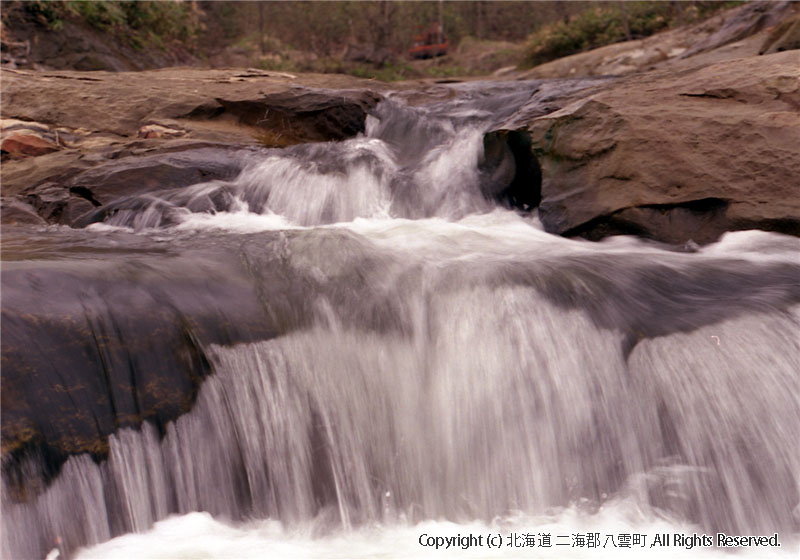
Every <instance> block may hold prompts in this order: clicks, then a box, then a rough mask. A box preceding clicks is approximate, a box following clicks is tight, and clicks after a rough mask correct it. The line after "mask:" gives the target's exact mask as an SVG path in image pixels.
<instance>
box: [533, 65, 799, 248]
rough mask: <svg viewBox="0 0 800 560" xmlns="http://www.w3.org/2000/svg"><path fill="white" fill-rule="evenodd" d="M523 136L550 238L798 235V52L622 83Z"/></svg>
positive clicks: (685, 238) (540, 123) (538, 121)
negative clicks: (536, 168) (537, 172)
mask: <svg viewBox="0 0 800 560" xmlns="http://www.w3.org/2000/svg"><path fill="white" fill-rule="evenodd" d="M529 131H530V134H531V139H532V143H533V148H534V153H535V155H536V157H537V158H538V160H539V163H540V164H541V167H542V176H543V180H542V202H541V206H540V208H539V212H540V217H541V219H542V222H543V224H544V225H545V228H546V229H547V230H548V231H551V232H553V233H558V234H562V235H568V236H571V235H580V236H583V237H587V238H590V239H599V238H601V237H604V236H606V235H610V234H615V233H634V234H639V235H643V236H645V237H649V238H653V239H657V240H660V241H665V242H669V243H684V242H686V241H689V240H693V241H695V242H698V243H705V242H710V241H713V240H715V239H717V238H718V237H719V236H720V235H721V234H722V233H723V232H725V231H728V230H738V229H750V228H759V229H765V230H771V231H779V232H784V233H789V234H793V235H800V142H798V139H799V138H800V52H797V51H789V52H785V53H778V54H773V55H769V56H763V57H750V58H746V59H739V60H732V61H728V62H723V63H719V64H714V65H711V66H708V67H705V68H701V69H699V70H688V71H684V72H683V74H682V75H680V76H679V77H676V76H675V74H674V73H672V72H662V73H654V74H649V75H648V74H645V75H639V76H637V77H635V78H634V77H632V78H628V79H626V80H623V81H621V82H617V83H616V84H615V85H614V86H613V87H608V88H606V89H604V90H602V91H600V92H597V93H594V94H592V95H590V96H588V97H586V98H584V99H581V100H579V101H576V102H574V103H572V104H570V105H568V106H566V107H564V108H562V109H561V110H559V111H556V112H554V113H550V114H548V115H545V116H542V117H539V118H536V119H534V120H533V121H532V122H531V123H530V125H529Z"/></svg>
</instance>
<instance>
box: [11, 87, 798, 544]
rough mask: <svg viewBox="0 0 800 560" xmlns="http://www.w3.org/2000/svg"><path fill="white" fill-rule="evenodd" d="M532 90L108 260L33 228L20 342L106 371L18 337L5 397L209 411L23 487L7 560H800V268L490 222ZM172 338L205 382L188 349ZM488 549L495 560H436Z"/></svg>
mask: <svg viewBox="0 0 800 560" xmlns="http://www.w3.org/2000/svg"><path fill="white" fill-rule="evenodd" d="M523 86H524V84H522V85H520V84H517V85H515V84H505V85H495V86H491V87H489V86H486V85H485V84H484V85H482V86H475V85H470V86H458V85H454V86H452V87H453V88H454V89H455V91H456V95H455V96H454V99H452V100H449V101H443V102H439V103H436V104H432V105H428V106H426V107H411V106H408V105H406V104H405V103H404V102H403V100H402V99H400V98H397V99H391V98H390V99H389V100H386V101H383V102H382V103H381V104H380V105H379V106H378V107H377V109H376V110H375V111H374V114H373V115H371V116H370V117H369V118H368V122H367V130H366V133H365V134H364V135H362V136H360V137H358V138H355V139H352V140H347V141H344V142H340V143H324V144H310V145H304V146H298V147H293V148H287V149H284V150H262V151H256V152H253V151H248V152H243V153H242V154H241V156H240V157H241V158H242V160H243V164H242V166H243V171H242V172H241V173H240V174H239V176H238V177H236V178H235V179H232V180H230V181H213V182H209V183H203V184H198V185H194V186H191V187H187V188H184V189H180V190H172V191H171V190H164V191H155V192H153V193H150V194H148V195H147V196H140V197H133V198H130V199H125V200H121V201H119V202H118V203H117V204H116V205H115V206H116V210H115V211H114V212H110V213H109V212H107V213H106V215H105V219H104V220H103V221H102V222H97V221H96V220H93V221H95V223H92V224H91V225H89V226H87V227H86V228H83V229H70V228H67V227H61V226H49V227H46V228H38V229H33V228H30V227H27V228H22V227H19V228H6V229H5V230H4V235H3V258H4V262H3V306H4V311H7V312H8V313H9V317H11V316H13V313H14V312H16V311H19V313H20V314H22V313H23V312H24V311H25V310H27V309H31V308H40V307H42V306H43V305H42V302H43V301H45V302H48V303H47V304H46V305H44V307H46V308H47V309H48V312H52V313H56V312H60V310H62V309H63V310H65V311H64V313H67V314H68V313H69V309H71V308H72V306H75V307H76V308H80V311H79V313H78V314H79V315H80V316H81V317H83V318H84V319H85V320H86V321H87V324H88V325H90V327H91V328H90V329H88V330H87V332H86V333H85V337H86V338H87V339H88V340H89V341H90V344H89V346H94V345H95V344H94V342H92V341H95V342H97V344H96V347H97V348H100V350H92V352H97V356H96V357H95V358H92V357H91V356H90V357H89V358H86V356H87V355H88V354H87V353H86V352H89V351H88V350H85V349H84V350H81V352H82V353H80V352H78V353H75V352H73V354H74V355H73V354H69V356H72V357H67V355H66V353H65V354H64V357H63V358H62V357H59V355H58V354H57V349H58V348H59V347H60V346H59V344H61V342H60V341H61V338H60V337H63V336H65V335H64V334H63V332H62V331H58V330H57V329H55V330H53V329H51V330H49V331H47V333H46V335H42V337H41V338H39V339H37V340H36V341H29V342H25V339H24V337H23V336H22V334H20V333H21V332H22V331H18V332H16V331H15V330H14V329H15V328H16V325H17V323H15V322H14V320H12V319H8V318H7V317H6V318H4V327H3V338H4V339H6V340H9V341H10V342H8V344H9V345H12V344H17V345H21V346H25V345H27V344H30V347H29V348H28V349H27V350H24V351H22V350H18V347H17V346H15V347H14V348H15V350H14V352H11V351H10V350H9V351H8V352H6V351H5V350H4V361H3V367H4V369H5V368H6V367H13V366H15V365H18V363H21V362H22V361H25V363H26V364H34V365H35V364H44V365H40V366H36V367H41V368H47V369H48V370H52V371H53V372H55V373H54V374H53V375H56V374H57V375H62V376H63V377H64V378H69V377H70V376H71V375H72V374H73V373H74V368H76V367H79V366H76V365H75V364H80V363H84V362H82V361H81V360H84V361H87V360H88V361H92V360H94V361H93V362H92V363H95V362H96V364H99V365H97V366H96V367H97V368H98V372H102V375H105V376H114V375H117V376H118V375H121V372H123V373H124V375H126V376H130V378H131V380H132V381H131V383H134V381H133V380H134V379H135V380H136V382H137V383H140V384H142V385H144V384H145V383H144V381H143V380H144V379H149V378H148V377H147V376H148V375H156V374H158V372H160V371H162V370H163V371H165V372H167V373H165V374H164V375H167V374H172V373H170V372H173V373H174V371H177V370H179V369H180V368H184V369H186V368H187V367H188V368H192V367H196V368H200V369H202V370H203V373H202V378H203V380H202V382H201V384H200V388H199V392H197V394H196V398H195V400H194V401H193V403H192V406H191V410H190V411H187V410H182V411H181V412H182V413H181V414H180V415H178V414H175V416H176V417H177V419H175V420H170V421H165V422H163V423H162V424H159V425H156V424H154V423H151V422H149V421H148V422H145V423H144V424H143V425H142V426H141V428H135V427H125V426H124V425H120V426H119V428H118V429H117V430H116V431H115V432H114V433H113V435H111V436H110V438H109V439H108V449H107V453H106V454H104V455H102V456H97V455H94V456H90V455H88V454H73V455H71V456H70V457H68V458H65V459H66V460H65V461H63V460H59V461H56V462H55V463H56V464H55V465H54V466H53V461H52V458H48V457H46V456H43V455H37V454H36V453H33V454H31V455H29V456H25V457H24V458H19V457H14V458H11V457H10V456H5V457H4V463H3V466H4V479H3V498H4V499H3V528H4V529H3V536H2V551H3V557H4V558H43V557H44V555H45V554H46V553H47V551H48V550H50V549H51V548H53V546H54V543H55V539H56V538H57V537H60V539H61V548H62V552H64V553H67V554H69V555H70V556H74V557H76V558H84V559H88V558H109V559H110V558H131V557H136V558H263V557H285V558H295V557H297V558H300V557H304V558H306V557H307V558H376V557H382V558H406V557H417V556H419V555H423V556H424V555H431V556H436V557H438V556H446V557H462V556H463V557H489V558H494V557H553V558H571V557H598V556H599V557H617V555H627V556H630V557H634V556H635V557H651V556H652V557H654V558H659V557H667V556H669V557H675V556H679V557H680V555H681V554H685V555H686V557H692V558H695V557H728V556H727V554H726V553H725V552H726V551H725V550H723V549H722V548H720V547H717V546H707V547H702V546H694V547H691V546H687V545H686V544H683V545H678V544H676V543H675V542H674V541H673V542H671V543H668V545H664V544H663V543H661V544H658V541H655V546H653V547H651V545H653V544H654V539H656V538H657V537H658V535H663V534H669V535H670V536H672V535H674V534H676V533H677V534H682V535H693V534H697V535H710V536H713V538H714V539H716V538H717V533H725V534H727V535H765V536H769V537H772V536H773V535H774V534H775V533H778V537H779V540H780V543H781V547H779V548H777V547H749V548H743V549H740V550H739V552H740V553H742V554H744V555H748V556H752V557H755V558H764V557H768V556H770V555H772V556H776V557H782V556H785V555H787V554H796V552H797V546H798V538H799V537H800V438H798V437H797V434H800V377H798V372H800V337H799V336H798V333H800V328H799V325H800V287H799V283H800V243H798V240H797V239H796V238H792V237H788V236H783V235H780V234H776V233H766V232H760V231H742V232H732V233H728V234H726V235H725V236H724V237H723V238H722V239H721V240H719V241H718V242H716V243H713V244H710V245H707V246H703V247H699V246H697V245H695V244H693V243H689V244H686V245H683V246H667V245H663V244H658V243H655V242H651V241H647V240H642V239H637V238H634V237H627V236H617V237H612V238H608V239H606V240H604V241H601V242H589V241H584V240H580V239H566V238H562V237H559V236H554V235H551V234H549V233H547V232H545V231H544V230H543V229H542V227H541V224H540V223H539V221H538V219H537V216H536V212H535V211H533V212H530V211H529V208H527V205H526V204H525V203H524V201H523V203H521V204H520V203H519V200H520V199H519V196H517V195H515V197H516V198H508V197H506V198H505V199H504V198H503V197H492V196H487V192H489V193H490V194H494V191H493V190H492V189H493V187H492V183H493V181H495V180H496V178H497V176H498V175H503V174H505V175H508V173H509V171H508V170H507V169H503V165H504V164H503V163H501V164H500V165H499V166H498V167H497V168H493V169H490V170H487V169H486V168H485V166H484V165H483V162H484V160H485V156H484V142H483V138H484V133H485V132H486V131H487V130H489V129H491V127H492V126H493V125H494V124H495V123H497V122H502V120H504V119H506V118H508V117H509V116H511V115H512V114H513V113H514V111H516V110H517V109H518V108H519V107H520V106H522V105H523V104H524V103H526V102H527V100H528V97H529V96H528V95H527V94H526V93H525V92H526V90H525V88H524V87H523ZM527 91H529V90H527ZM510 173H511V174H512V175H513V170H512V171H511V172H510ZM487 185H488V186H487ZM487 189H488V191H487ZM498 198H499V200H498ZM37 306H38V307H37ZM162 313H163V314H174V316H175V317H179V322H181V324H182V325H189V326H187V327H185V328H186V329H187V330H186V332H191V333H194V334H192V335H191V338H192V342H191V347H192V348H193V350H192V352H196V353H197V356H200V357H199V358H197V357H196V356H195V357H192V356H190V357H185V356H183V355H181V356H183V357H181V356H179V357H178V358H176V357H175V356H174V355H173V354H169V353H168V352H167V351H166V350H164V349H163V348H162V347H161V346H160V344H161V341H164V340H167V339H169V338H170V337H172V336H174V335H173V334H172V331H169V330H164V331H157V330H156V329H155V327H152V325H151V323H149V322H148V321H155V320H156V319H154V318H153V317H155V316H158V315H159V314H162ZM143 315H146V317H144V318H142V319H138V317H140V316H143ZM132 317H137V319H136V320H133V319H132ZM170 317H173V315H170ZM84 319H82V320H84ZM170 320H172V319H170ZM169 324H171V323H169ZM182 328H184V327H182ZM142 329H144V330H147V331H148V335H147V336H146V337H145V342H142V341H141V340H139V338H137V337H140V336H143V335H142V334H141V332H140V331H141V330H142ZM150 331H152V332H150ZM151 335H152V336H151ZM80 336H84V334H81V335H80ZM64 344H65V345H66V343H64ZM112 346H113V347H114V348H117V350H114V351H112V350H108V348H111V347H112ZM65 347H66V346H65ZM9 348H10V346H9ZM81 348H84V346H81ZM119 348H123V350H119ZM76 352H77V351H76ZM78 354H80V359H79V357H75V356H78ZM92 356H94V354H92ZM15 360H16V362H14V361H15ZM37 360H38V361H37ZM11 362H14V363H11ZM9 363H11V366H9ZM187 364H188V365H187ZM193 364H194V365H193ZM34 365H32V366H31V367H32V368H33V367H34ZM92 367H94V366H92ZM153 372H156V373H153ZM97 375H101V373H98V374H97ZM159 375H160V374H159ZM198 375H200V374H198ZM65 384H66V382H65ZM75 398H76V399H77V398H78V397H75ZM4 399H5V397H4ZM5 403H6V401H5V400H4V406H6V404H5ZM31 406H35V404H32V405H31ZM75 406H76V407H79V406H80V401H79V400H77V401H75ZM117 408H118V410H119V411H120V413H121V411H122V408H123V405H122V404H121V403H117ZM140 408H141V409H144V408H146V407H145V405H143V404H141V403H138V402H137V403H136V409H137V410H139V409H140ZM139 412H141V410H139ZM178 416H179V417H178ZM48 462H49V463H50V466H48ZM12 463H14V464H13V465H12ZM48 469H49V470H48ZM11 473H13V476H12V474H11ZM12 478H13V480H12ZM12 486H13V487H14V488H13V489H12ZM20 487H22V488H23V491H22V494H23V495H24V499H23V498H21V497H20ZM594 534H596V535H597V539H599V540H597V541H596V543H595V544H596V546H591V545H587V544H586V542H587V541H586V538H587V535H594ZM464 535H473V536H475V537H478V536H481V537H482V541H481V542H480V544H479V545H477V544H476V545H474V546H470V547H469V548H467V549H464V548H463V547H459V548H458V549H457V550H454V549H453V548H454V547H451V548H450V549H448V550H445V551H442V550H438V549H436V548H435V547H431V546H423V545H425V544H430V543H435V542H437V541H436V540H435V539H436V537H447V536H464ZM492 535H498V536H500V537H501V540H500V541H495V544H498V543H499V544H500V545H501V546H499V547H498V546H489V542H490V539H491V538H492ZM514 535H517V536H518V537H519V538H520V539H521V540H516V539H515V537H514ZM624 535H627V536H624ZM631 535H634V536H636V541H635V542H636V544H635V546H633V547H630V548H629V547H625V546H624V545H623V546H619V545H620V537H621V536H622V541H621V542H626V539H627V538H628V536H631ZM545 536H547V538H548V539H549V540H550V545H551V546H550V547H548V546H546V544H547V542H548V541H547V540H544V539H545ZM428 537H433V538H434V540H432V541H431V540H428ZM528 537H530V538H528ZM609 537H610V538H609ZM590 538H591V537H590ZM559 539H560V540H559ZM459 542H462V541H459ZM464 542H465V541H464ZM714 544H716V540H715V541H714ZM636 547H640V548H639V550H637V549H636ZM642 547H644V548H646V551H643V550H642Z"/></svg>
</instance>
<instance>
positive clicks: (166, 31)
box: [22, 0, 201, 49]
mask: <svg viewBox="0 0 800 560" xmlns="http://www.w3.org/2000/svg"><path fill="white" fill-rule="evenodd" d="M22 5H23V7H24V9H25V10H26V11H27V12H28V13H31V14H33V15H35V16H36V17H37V18H38V19H39V20H40V21H42V23H44V24H45V25H46V26H47V27H48V28H49V29H52V30H55V31H57V30H59V29H61V28H62V27H63V25H64V21H65V20H70V19H72V20H82V21H84V22H86V23H87V24H89V25H90V26H92V27H94V28H96V29H99V30H101V31H105V32H113V33H117V34H120V35H128V36H129V37H128V42H129V44H131V45H132V46H133V47H134V48H137V49H141V48H143V46H144V45H146V44H151V45H155V46H157V47H163V46H164V42H165V41H167V40H179V41H191V40H192V39H194V38H195V37H196V36H197V34H198V32H199V31H200V29H201V25H200V22H199V17H198V16H197V15H196V14H193V13H192V11H191V7H190V4H189V3H188V2H177V1H174V0H162V1H144V0H142V1H134V0H128V1H95V0H53V1H46V0H35V1H27V2H23V3H22Z"/></svg>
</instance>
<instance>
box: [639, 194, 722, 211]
mask: <svg viewBox="0 0 800 560" xmlns="http://www.w3.org/2000/svg"><path fill="white" fill-rule="evenodd" d="M727 207H728V201H727V200H725V199H723V198H715V197H708V198H701V199H698V200H687V201H686V202H677V203H674V204H642V205H639V206H636V207H635V208H651V209H653V210H663V211H669V210H674V209H676V208H683V209H685V210H689V211H691V212H699V213H704V212H718V211H720V210H725V209H726V208H727Z"/></svg>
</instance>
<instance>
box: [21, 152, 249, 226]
mask: <svg viewBox="0 0 800 560" xmlns="http://www.w3.org/2000/svg"><path fill="white" fill-rule="evenodd" d="M193 146H199V147H193ZM182 147H183V149H182V150H178V151H167V152H163V151H155V153H149V154H144V155H138V154H137V155H129V156H123V157H120V158H118V159H113V160H111V161H108V162H104V163H101V164H99V165H96V166H94V167H91V168H88V169H76V170H72V171H71V172H68V173H62V174H60V175H59V176H58V179H57V180H51V181H46V182H43V183H41V184H39V185H36V186H33V187H29V188H27V189H24V190H23V191H22V192H21V196H22V197H24V200H25V201H26V202H27V203H28V204H30V205H31V206H32V207H33V208H35V209H36V211H37V212H38V213H39V215H40V216H42V217H43V218H44V219H45V220H47V221H48V222H55V223H61V224H66V225H73V226H79V227H83V226H86V225H89V224H90V223H93V222H95V221H101V220H102V219H103V218H104V217H105V216H107V215H108V214H109V213H111V212H113V211H114V208H116V206H114V205H113V204H110V203H113V202H114V201H117V200H121V199H125V198H126V197H131V196H135V195H139V194H144V193H148V192H152V191H156V190H166V189H176V188H181V187H185V186H188V185H194V184H197V183H203V182H207V181H212V180H215V179H232V178H234V177H235V176H236V175H237V174H238V173H239V171H240V170H241V168H242V166H243V165H244V159H243V158H244V157H245V156H246V154H247V153H249V152H248V151H247V150H245V149H244V148H241V147H238V146H230V145H215V146H213V147H211V146H208V145H206V144H199V143H194V144H187V145H184V146H182Z"/></svg>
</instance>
